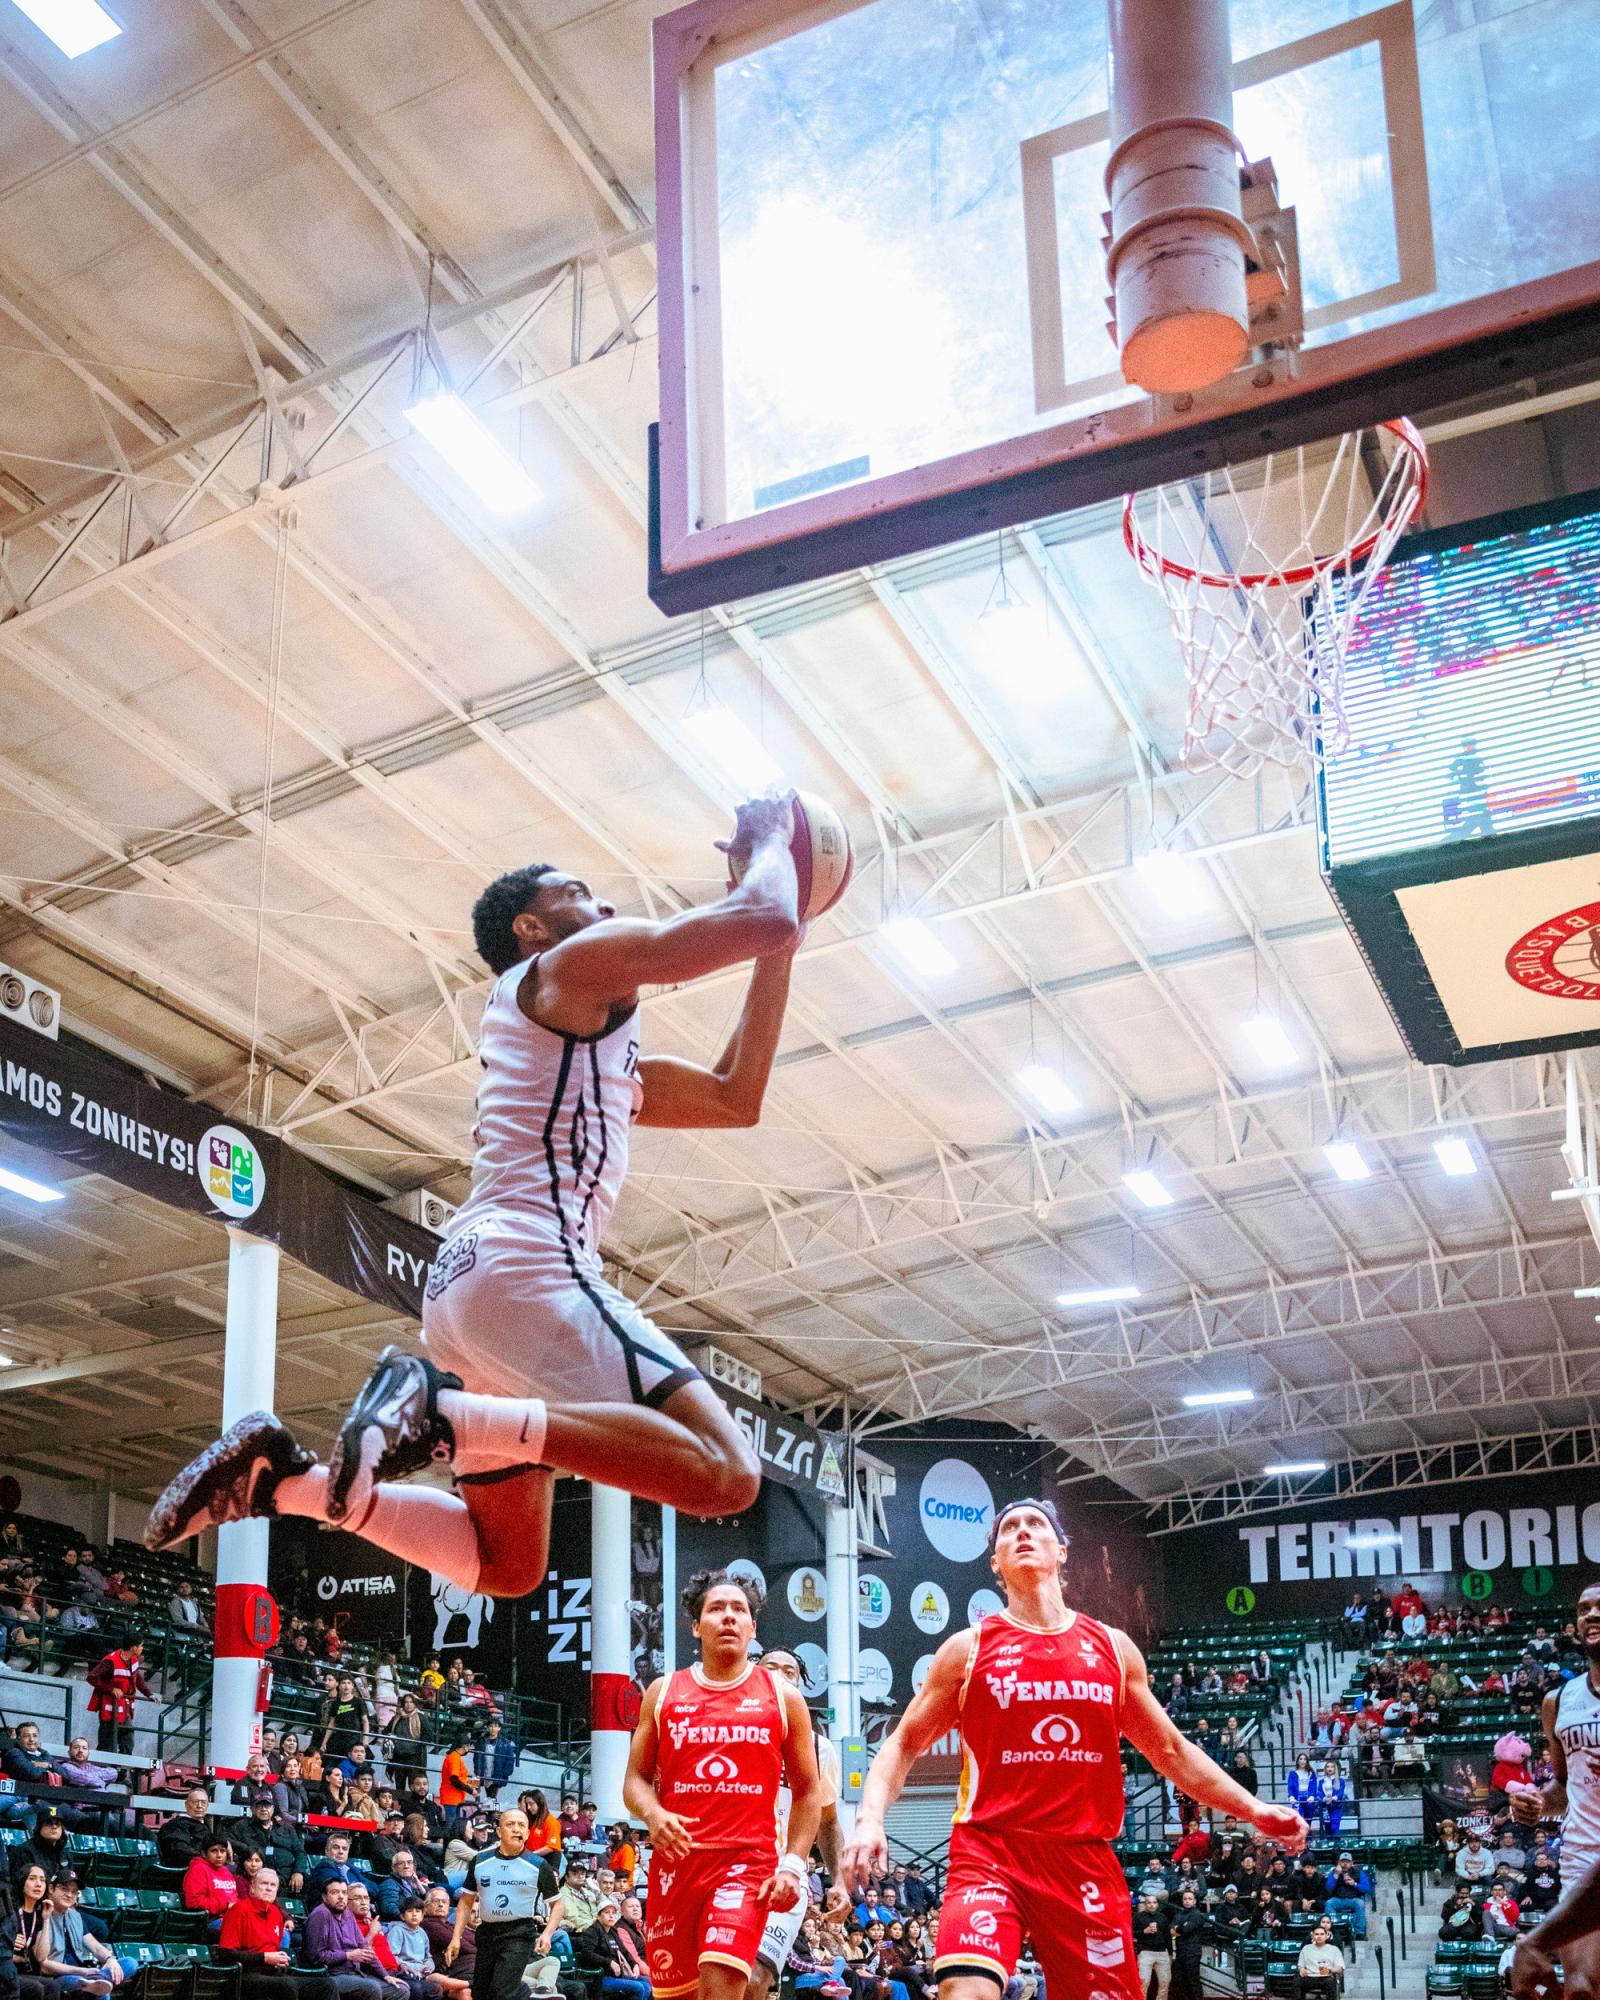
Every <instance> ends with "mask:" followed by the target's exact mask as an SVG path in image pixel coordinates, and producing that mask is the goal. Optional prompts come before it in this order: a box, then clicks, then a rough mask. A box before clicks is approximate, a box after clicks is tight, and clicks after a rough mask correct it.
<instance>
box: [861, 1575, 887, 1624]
mask: <svg viewBox="0 0 1600 2000" xmlns="http://www.w3.org/2000/svg"><path fill="white" fill-rule="evenodd" d="M889 1605H890V1598H889V1586H888V1584H886V1583H885V1582H884V1580H883V1578H882V1577H881V1576H863V1577H860V1578H858V1579H857V1582H856V1619H857V1622H858V1623H859V1624H862V1625H864V1626H865V1627H866V1628H867V1630H868V1631H869V1632H875V1631H877V1629H878V1627H879V1626H880V1625H887V1624H888V1622H889Z"/></svg>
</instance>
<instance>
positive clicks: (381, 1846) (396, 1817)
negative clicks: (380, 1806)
mask: <svg viewBox="0 0 1600 2000" xmlns="http://www.w3.org/2000/svg"><path fill="white" fill-rule="evenodd" d="M409 1845H410V1842H409V1841H408V1840H407V1839H406V1819H405V1814H404V1813H403V1812H401V1810H400V1808H399V1807H398V1806H396V1805H391V1806H390V1807H388V1809H387V1810H386V1811H385V1812H384V1815H383V1823H382V1825H380V1826H377V1827H375V1828H374V1829H373V1830H372V1832H371V1833H369V1834H368V1835H367V1848H366V1862H367V1872H368V1873H369V1874H370V1875H371V1876H372V1879H373V1880H374V1881H375V1882H382V1881H384V1880H385V1879H386V1878H387V1876H388V1875H389V1872H390V1870H391V1869H392V1868H393V1866H394V1858H395V1856H396V1855H397V1854H398V1853H399V1852H400V1850H401V1848H403V1847H409ZM413 1858H415V1857H413Z"/></svg>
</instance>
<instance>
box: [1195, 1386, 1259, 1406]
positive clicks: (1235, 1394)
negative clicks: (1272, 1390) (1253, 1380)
mask: <svg viewBox="0 0 1600 2000" xmlns="http://www.w3.org/2000/svg"><path fill="white" fill-rule="evenodd" d="M1255 1399H1256V1392H1255V1390H1254V1389H1203V1390H1200V1391H1198V1392H1197V1393H1196V1394H1195V1395H1193V1396H1185V1397H1184V1399H1183V1401H1184V1407H1185V1408H1186V1409H1190V1410H1214V1409H1219V1408H1220V1407H1221V1406H1222V1405H1223V1404H1224V1403H1253V1402H1254V1401H1255Z"/></svg>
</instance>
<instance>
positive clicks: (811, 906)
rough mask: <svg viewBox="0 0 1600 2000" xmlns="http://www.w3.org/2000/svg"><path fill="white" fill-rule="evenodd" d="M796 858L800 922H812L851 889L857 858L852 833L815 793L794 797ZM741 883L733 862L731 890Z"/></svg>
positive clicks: (793, 849)
mask: <svg viewBox="0 0 1600 2000" xmlns="http://www.w3.org/2000/svg"><path fill="white" fill-rule="evenodd" d="M789 852H790V853H791V854H792V855H793V856H794V872H795V879H796V881H797V882H798V884H799V888H800V894H799V897H798V909H799V912H800V921H801V923H803V924H806V923H809V922H810V921H811V919H812V918H813V917H820V916H822V915H824V914H825V913H826V912H827V911H829V910H831V909H832V908H833V906H834V904H835V903H837V902H838V900H839V898H840V897H841V896H842V895H843V894H844V892H845V890H846V889H848V888H849V886H850V874H851V870H852V869H853V868H854V867H855V865H856V864H855V855H854V854H853V853H852V851H851V848H850V830H849V828H848V827H847V826H846V825H845V823H844V821H843V820H842V819H841V818H840V816H839V815H838V813H836V812H835V811H834V809H833V807H832V806H830V805H829V804H828V802H827V800H826V799H819V798H818V797H817V795H816V793H815V792H796V793H795V795H794V838H793V839H792V840H791V841H790V842H789ZM738 880H739V876H738V873H737V871H736V870H735V869H734V868H733V865H732V862H731V860H730V863H729V881H728V886H729V888H733V887H734V886H735V885H736V884H737V882H738Z"/></svg>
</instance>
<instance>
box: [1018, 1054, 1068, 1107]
mask: <svg viewBox="0 0 1600 2000" xmlns="http://www.w3.org/2000/svg"><path fill="white" fill-rule="evenodd" d="M1017 1081H1018V1083H1020V1084H1021V1085H1022V1087H1023V1089H1024V1090H1025V1091H1026V1092H1027V1093H1028V1095H1029V1096H1030V1097H1032V1098H1034V1099H1036V1100H1037V1101H1038V1102H1039V1103H1040V1104H1042V1105H1043V1106H1044V1108H1045V1110H1046V1111H1049V1112H1052V1113H1054V1114H1055V1115H1057V1116H1061V1117H1064V1116H1065V1115H1066V1113H1067V1112H1069V1111H1081V1110H1082V1109H1083V1100H1082V1099H1081V1098H1080V1097H1079V1096H1078V1093H1077V1092H1076V1091H1075V1090H1073V1089H1072V1087H1071V1086H1070V1085H1069V1084H1068V1083H1067V1082H1066V1081H1065V1080H1064V1079H1063V1078H1062V1077H1061V1076H1060V1075H1059V1074H1058V1073H1057V1072H1056V1071H1055V1070H1053V1069H1051V1068H1049V1067H1048V1065H1046V1064H1045V1063H1024V1064H1023V1066H1022V1068H1021V1069H1019V1070H1018V1071H1017Z"/></svg>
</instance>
